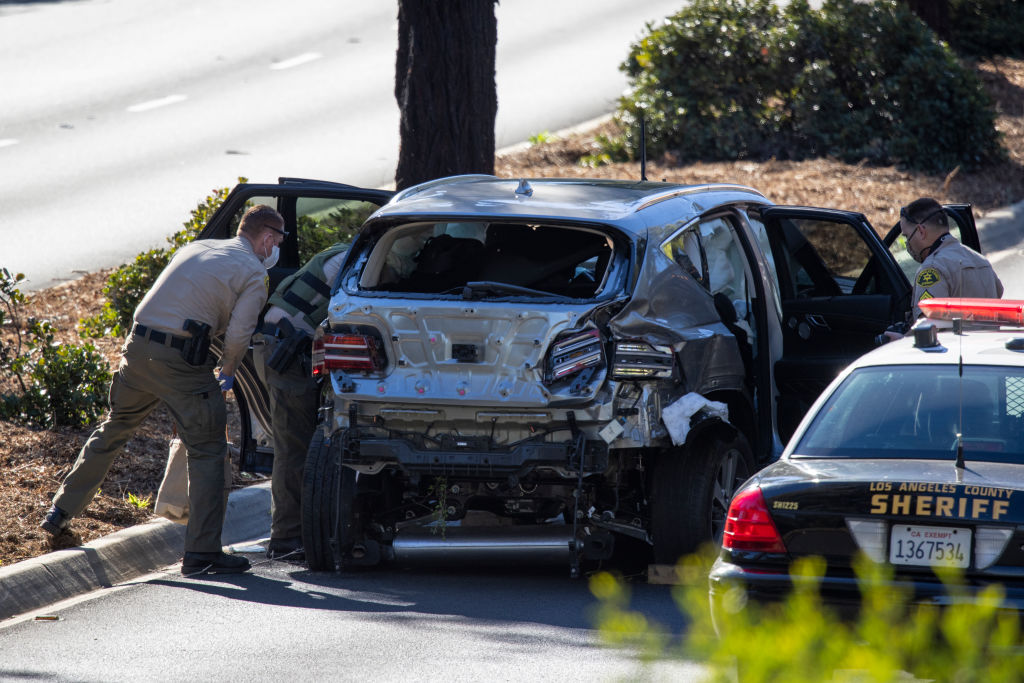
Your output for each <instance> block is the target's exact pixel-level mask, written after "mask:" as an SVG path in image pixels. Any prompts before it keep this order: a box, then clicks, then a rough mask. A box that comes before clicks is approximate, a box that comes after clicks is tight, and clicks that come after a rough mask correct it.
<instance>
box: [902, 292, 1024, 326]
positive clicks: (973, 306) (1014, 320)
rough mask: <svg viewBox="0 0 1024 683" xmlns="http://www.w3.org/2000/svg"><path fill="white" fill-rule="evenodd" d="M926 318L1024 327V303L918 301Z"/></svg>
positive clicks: (977, 300) (946, 299) (1000, 300)
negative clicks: (956, 319)
mask: <svg viewBox="0 0 1024 683" xmlns="http://www.w3.org/2000/svg"><path fill="white" fill-rule="evenodd" d="M917 305H918V306H919V307H920V308H921V312H922V313H924V315H925V317H927V318H929V319H931V320H953V319H954V318H960V319H961V320H963V321H964V322H987V323H999V324H1002V325H1024V301H1020V300H1013V299H960V298H956V299H954V298H938V299H925V300H923V301H918V302H917Z"/></svg>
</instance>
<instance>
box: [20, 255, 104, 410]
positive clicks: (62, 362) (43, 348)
mask: <svg viewBox="0 0 1024 683" xmlns="http://www.w3.org/2000/svg"><path fill="white" fill-rule="evenodd" d="M23 279H24V275H21V274H20V273H19V274H15V275H12V274H11V272H10V271H8V270H7V269H6V268H0V419H4V420H11V421H14V422H18V423H20V424H26V425H30V426H33V427H44V428H51V427H60V426H68V427H84V426H86V425H88V424H90V423H92V422H93V421H95V420H96V419H97V418H98V417H99V416H100V415H101V414H102V413H103V411H104V410H105V409H106V407H107V385H108V384H109V383H110V371H109V369H108V366H107V359H106V358H104V357H103V354H101V353H100V352H99V351H98V350H97V349H96V348H95V347H94V346H93V345H92V344H90V343H85V344H80V345H72V344H62V343H59V342H57V341H56V340H55V339H54V330H53V326H52V325H50V323H49V322H47V321H45V320H36V319H34V318H28V319H23V315H22V310H23V307H24V305H25V296H24V295H23V294H22V293H21V291H20V290H19V289H18V283H20V282H21V281H22V280H23Z"/></svg>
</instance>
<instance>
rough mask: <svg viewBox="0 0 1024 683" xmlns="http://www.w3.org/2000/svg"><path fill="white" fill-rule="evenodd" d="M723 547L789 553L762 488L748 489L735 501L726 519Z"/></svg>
mask: <svg viewBox="0 0 1024 683" xmlns="http://www.w3.org/2000/svg"><path fill="white" fill-rule="evenodd" d="M722 547H724V548H727V549H729V550H747V551H754V552H762V553H784V552H786V546H785V545H783V543H782V536H780V535H779V530H778V529H776V528H775V522H774V521H773V520H772V516H771V515H770V514H769V513H768V506H767V505H766V504H765V502H764V495H763V494H762V493H761V489H760V488H752V489H748V490H747V491H743V492H742V493H738V494H736V496H735V497H734V498H733V499H732V503H730V504H729V515H728V517H726V520H725V533H724V534H723V535H722Z"/></svg>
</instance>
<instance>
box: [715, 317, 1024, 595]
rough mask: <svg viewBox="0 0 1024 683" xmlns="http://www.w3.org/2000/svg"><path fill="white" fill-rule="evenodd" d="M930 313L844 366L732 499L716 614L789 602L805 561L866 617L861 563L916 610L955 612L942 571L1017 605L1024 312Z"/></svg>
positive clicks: (827, 590) (1021, 567) (1022, 553)
mask: <svg viewBox="0 0 1024 683" xmlns="http://www.w3.org/2000/svg"><path fill="white" fill-rule="evenodd" d="M921 308H922V309H923V310H924V311H925V314H926V316H928V318H929V319H928V320H922V322H919V323H918V325H917V326H915V328H914V330H913V332H912V333H911V335H909V336H908V337H906V338H904V339H901V340H899V341H897V342H893V343H891V344H887V345H885V346H883V347H881V348H879V349H877V350H875V351H873V352H871V353H869V354H867V355H865V356H863V357H862V358H861V359H859V360H858V361H856V362H854V363H853V364H852V365H851V366H850V367H849V368H847V369H846V370H845V371H844V372H843V373H842V374H841V375H840V376H839V377H838V378H837V379H836V380H835V381H834V382H833V383H832V384H831V386H830V387H829V388H828V389H827V390H826V391H825V393H824V394H822V396H821V397H820V398H819V399H818V401H817V402H816V403H815V404H814V406H813V407H812V408H811V410H810V412H809V413H808V414H807V416H806V417H805V418H804V420H803V422H802V423H801V424H800V426H799V427H798V429H797V431H796V433H795V434H794V437H793V439H792V440H791V441H790V442H789V444H788V446H787V448H786V450H785V452H784V453H783V456H782V458H781V459H780V460H779V461H778V462H776V463H774V464H772V465H770V466H769V467H767V468H765V469H764V470H762V471H761V472H759V473H758V474H757V475H755V476H754V477H753V478H752V479H751V480H749V481H748V482H747V483H746V484H745V485H744V486H743V487H742V488H741V489H740V490H739V491H737V493H736V495H735V496H734V498H733V500H732V503H731V506H730V509H729V513H728V517H727V523H726V530H725V534H724V537H723V541H722V551H721V554H720V556H719V558H718V559H717V561H716V563H715V565H714V567H713V569H712V572H711V575H710V584H711V594H712V604H713V605H714V604H715V602H716V601H715V598H716V597H717V596H718V595H720V594H721V593H722V592H723V591H725V590H726V589H728V588H732V587H735V586H736V585H738V584H741V585H743V586H744V587H745V589H746V591H747V593H748V595H749V596H750V597H752V598H754V599H760V600H771V599H777V598H780V597H782V596H783V595H785V593H787V592H788V590H789V588H790V585H791V584H790V576H789V573H788V570H789V566H790V564H791V563H792V561H793V560H794V558H796V557H798V556H806V555H818V556H821V557H824V558H825V560H826V561H827V571H826V574H825V576H824V578H823V581H822V584H821V590H822V596H823V598H824V599H825V600H826V601H827V602H830V603H832V604H835V605H838V606H840V607H841V606H843V605H853V604H859V602H860V592H859V589H858V583H857V579H856V576H855V574H854V571H853V560H854V558H855V556H857V555H858V554H864V555H866V556H867V557H868V558H870V559H871V560H873V561H875V562H878V563H888V564H889V565H891V567H892V568H893V572H894V581H895V582H896V583H898V584H900V585H901V587H903V588H910V589H911V595H912V596H913V597H912V599H913V600H914V601H915V602H926V603H934V604H944V603H946V602H948V601H950V600H951V598H950V597H949V596H948V595H947V594H946V591H945V589H944V587H943V584H942V582H941V581H940V580H939V579H938V578H937V576H936V573H935V572H934V568H936V567H940V566H952V567H957V568H959V569H960V570H962V571H963V573H964V579H965V584H966V586H965V590H966V591H967V594H972V593H973V592H975V591H977V590H978V589H980V588H981V587H982V586H984V585H986V584H991V583H999V584H1002V585H1003V586H1004V587H1005V591H1006V602H1007V605H1008V606H1010V607H1013V608H1016V609H1020V608H1022V607H1024V301H1001V300H986V299H974V300H971V299H933V300H931V301H922V302H921ZM950 325H952V327H950ZM1007 326H1012V327H1007Z"/></svg>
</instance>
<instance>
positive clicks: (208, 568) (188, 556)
mask: <svg viewBox="0 0 1024 683" xmlns="http://www.w3.org/2000/svg"><path fill="white" fill-rule="evenodd" d="M250 569H252V565H251V564H249V560H248V559H246V558H244V557H242V556H241V555H228V554H227V553H223V552H222V553H185V559H183V560H182V561H181V573H182V574H185V575H186V576H192V575H195V574H241V573H242V572H247V571H249V570H250Z"/></svg>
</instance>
